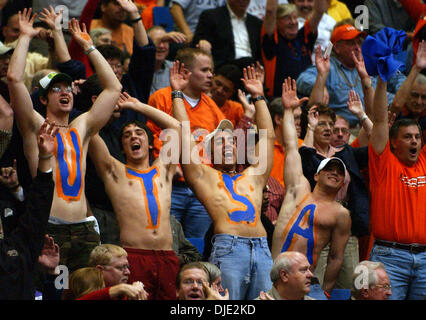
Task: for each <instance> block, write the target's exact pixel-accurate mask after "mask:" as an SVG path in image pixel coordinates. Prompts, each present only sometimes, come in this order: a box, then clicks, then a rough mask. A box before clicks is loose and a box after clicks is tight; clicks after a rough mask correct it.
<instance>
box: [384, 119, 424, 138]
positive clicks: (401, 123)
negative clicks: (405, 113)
mask: <svg viewBox="0 0 426 320" xmlns="http://www.w3.org/2000/svg"><path fill="white" fill-rule="evenodd" d="M409 126H417V128H419V132H420V133H421V132H422V129H421V128H420V125H419V123H418V122H417V121H416V120H414V119H409V118H406V119H399V120H397V121H395V122H394V123H393V125H392V127H391V128H390V129H389V139H395V138H396V137H397V136H398V133H399V129H400V128H405V127H409Z"/></svg>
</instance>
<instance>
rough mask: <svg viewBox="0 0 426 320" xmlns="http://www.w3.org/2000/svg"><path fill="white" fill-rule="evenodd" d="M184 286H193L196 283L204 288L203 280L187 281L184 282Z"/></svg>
mask: <svg viewBox="0 0 426 320" xmlns="http://www.w3.org/2000/svg"><path fill="white" fill-rule="evenodd" d="M182 283H183V284H186V285H191V284H193V283H195V284H196V285H198V286H203V280H194V279H185V280H183V281H182Z"/></svg>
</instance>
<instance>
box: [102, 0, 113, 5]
mask: <svg viewBox="0 0 426 320" xmlns="http://www.w3.org/2000/svg"><path fill="white" fill-rule="evenodd" d="M110 2H117V0H101V5H104V6H106V5H107V4H108V3H110Z"/></svg>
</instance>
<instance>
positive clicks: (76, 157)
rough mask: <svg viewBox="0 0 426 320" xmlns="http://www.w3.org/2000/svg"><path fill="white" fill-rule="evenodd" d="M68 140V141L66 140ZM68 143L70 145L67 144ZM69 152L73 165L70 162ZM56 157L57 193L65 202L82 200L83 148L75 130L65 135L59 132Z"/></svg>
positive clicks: (56, 140) (56, 142)
mask: <svg viewBox="0 0 426 320" xmlns="http://www.w3.org/2000/svg"><path fill="white" fill-rule="evenodd" d="M65 139H66V140H65ZM66 142H68V143H66ZM68 152H70V154H71V157H70V159H71V163H69V162H68ZM55 155H56V192H57V193H58V197H60V198H62V199H64V200H65V201H78V200H80V196H81V191H82V189H83V175H82V170H81V158H82V156H83V148H82V147H81V141H80V137H79V135H78V132H77V130H76V129H75V128H72V129H70V130H69V131H68V132H66V133H65V134H62V133H60V132H58V133H57V134H56V139H55Z"/></svg>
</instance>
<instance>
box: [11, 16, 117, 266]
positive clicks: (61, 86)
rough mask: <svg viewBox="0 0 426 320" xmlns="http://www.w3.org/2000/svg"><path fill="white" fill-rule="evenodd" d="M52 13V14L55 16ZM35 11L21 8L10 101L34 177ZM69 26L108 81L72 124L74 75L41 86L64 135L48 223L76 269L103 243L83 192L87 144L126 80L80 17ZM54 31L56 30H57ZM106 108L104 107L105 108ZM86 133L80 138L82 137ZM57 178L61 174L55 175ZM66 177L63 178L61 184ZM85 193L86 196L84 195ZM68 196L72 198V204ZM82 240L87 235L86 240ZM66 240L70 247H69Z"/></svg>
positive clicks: (64, 257)
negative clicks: (30, 80) (27, 74)
mask: <svg viewBox="0 0 426 320" xmlns="http://www.w3.org/2000/svg"><path fill="white" fill-rule="evenodd" d="M51 13H52V19H53V21H55V18H53V16H54V15H55V13H54V12H51ZM33 21H34V16H32V15H31V9H29V10H27V9H25V10H24V11H23V12H22V13H19V27H20V35H19V40H18V46H17V48H18V49H16V50H15V51H14V54H13V56H12V62H11V64H10V66H9V70H8V75H7V78H8V82H9V90H10V92H11V101H12V103H13V107H14V112H15V116H16V120H17V123H18V125H19V129H20V132H21V134H22V137H23V140H24V141H25V143H24V150H25V155H26V156H27V161H28V163H29V167H30V172H31V175H32V176H35V173H36V161H37V158H38V152H37V150H36V149H35V148H34V146H35V143H36V141H37V139H36V138H37V135H36V131H35V130H37V128H39V127H40V126H41V124H42V123H43V122H44V119H43V117H42V116H41V115H40V114H39V113H38V112H37V111H35V110H33V108H32V106H33V104H32V102H31V100H30V95H29V93H28V90H27V89H26V87H25V85H24V83H23V74H24V68H25V58H26V53H27V50H28V44H29V42H30V40H31V39H32V38H33V37H34V36H35V35H36V34H37V31H36V30H35V29H34V28H33ZM70 29H71V32H72V33H73V36H74V37H75V38H76V40H77V41H78V42H79V43H80V45H81V46H82V47H83V48H84V50H88V52H87V54H88V55H89V58H90V59H91V61H92V63H93V64H94V66H95V68H96V69H97V71H98V76H99V79H100V80H101V83H102V84H103V86H104V90H103V92H102V94H101V95H100V96H99V98H98V99H97V100H96V101H95V103H94V106H93V108H92V109H91V110H90V111H89V112H87V113H86V114H85V115H84V116H83V117H80V118H79V117H77V118H76V119H75V120H74V121H72V122H71V123H69V122H68V121H69V113H70V111H71V109H72V107H73V96H72V92H71V87H70V86H71V82H72V79H71V78H70V77H69V76H68V75H66V74H52V73H51V74H49V75H47V76H46V77H45V78H43V79H42V80H41V81H40V84H41V87H42V90H39V94H40V101H41V102H42V103H43V104H44V105H45V106H46V113H47V117H48V118H49V120H50V121H54V122H55V123H56V124H57V125H58V126H59V127H60V130H59V131H60V132H61V134H59V135H58V137H57V142H58V147H57V152H55V157H54V158H52V159H51V162H52V165H53V163H55V164H56V162H58V165H57V166H56V165H55V166H54V171H55V172H56V171H57V179H58V180H55V187H56V192H55V197H54V199H55V200H54V201H53V205H52V211H51V217H50V223H49V225H48V231H49V234H50V235H51V236H52V237H53V238H54V239H55V242H57V243H58V244H59V246H60V248H61V264H64V263H65V262H66V263H67V266H68V268H69V269H70V270H75V269H77V268H78V267H79V266H81V265H82V266H85V265H86V264H87V261H88V258H89V254H90V251H91V250H92V248H93V247H94V246H96V245H97V244H98V242H99V235H98V233H97V232H96V230H95V221H94V220H95V219H94V218H93V217H88V216H87V203H86V197H85V196H84V183H83V177H84V174H85V163H84V160H83V159H84V158H83V155H84V153H85V150H86V148H87V144H88V139H89V137H90V136H91V135H94V134H95V133H96V132H97V131H99V129H100V128H101V127H103V126H104V125H105V124H106V122H107V121H108V119H109V117H110V114H111V113H112V111H113V108H114V107H115V103H116V101H117V99H118V97H119V93H120V89H121V85H120V83H119V82H118V80H117V78H116V77H115V75H114V73H113V71H112V70H111V68H110V67H109V65H108V63H107V62H106V61H105V59H103V58H102V55H101V54H100V53H99V52H98V51H97V50H96V49H95V48H94V47H92V41H91V40H90V41H88V40H86V38H85V37H86V36H87V38H89V37H88V34H87V32H85V30H84V31H81V29H80V27H79V25H78V22H77V21H76V20H73V21H72V22H70ZM56 31H57V30H55V31H54V32H56ZM89 39H90V38H89ZM61 47H62V48H65V50H66V46H65V41H64V40H63V38H62V42H61ZM101 109H102V110H101ZM63 135H67V136H68V137H69V139H72V137H74V139H76V140H74V143H73V145H72V146H70V145H68V144H67V143H66V142H65V141H64V140H63ZM79 137H81V140H80V138H79ZM71 150H73V152H76V154H78V155H80V157H81V158H83V159H80V160H81V161H76V162H73V163H72V167H73V169H74V170H75V171H74V172H76V173H77V175H76V176H75V180H74V181H72V182H71V181H70V180H68V175H69V174H71V173H70V172H69V171H68V170H69V169H68V166H67V164H66V163H67V161H66V159H64V158H63V157H64V153H67V152H71ZM55 177H56V175H55ZM61 181H63V183H64V184H63V183H61ZM82 194H83V195H82ZM69 201H72V202H71V204H70V203H69ZM64 230H75V231H76V232H77V231H78V232H81V233H79V236H78V237H73V238H71V237H69V236H66V235H65V234H64V232H65V231H64ZM81 239H84V241H83V243H82V242H80V241H82V240H81ZM75 241H77V242H79V245H78V248H79V249H78V250H76V252H74V251H73V250H72V249H71V247H72V246H71V244H72V243H73V242H75ZM64 245H65V246H66V247H67V248H69V250H67V249H65V247H64Z"/></svg>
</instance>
